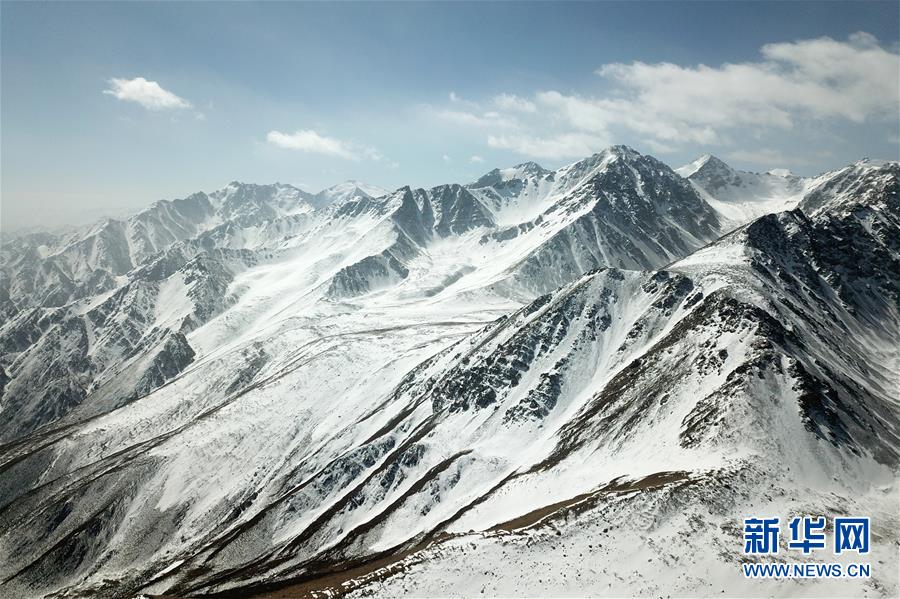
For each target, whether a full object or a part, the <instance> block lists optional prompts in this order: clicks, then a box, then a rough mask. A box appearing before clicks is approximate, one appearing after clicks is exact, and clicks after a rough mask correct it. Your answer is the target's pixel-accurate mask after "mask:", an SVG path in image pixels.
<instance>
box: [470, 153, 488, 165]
mask: <svg viewBox="0 0 900 599" xmlns="http://www.w3.org/2000/svg"><path fill="white" fill-rule="evenodd" d="M469 162H475V163H479V164H480V163H482V162H484V158H482V157H481V156H479V155H477V154H476V155H474V156H472V157H471V158H469Z"/></svg>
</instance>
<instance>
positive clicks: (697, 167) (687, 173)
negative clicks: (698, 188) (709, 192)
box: [675, 154, 734, 179]
mask: <svg viewBox="0 0 900 599" xmlns="http://www.w3.org/2000/svg"><path fill="white" fill-rule="evenodd" d="M701 171H703V172H704V173H732V172H734V169H733V168H731V167H730V166H729V165H728V164H727V163H726V162H724V161H723V160H720V159H719V158H718V157H716V156H713V155H712V154H704V155H702V156H700V157H699V158H697V159H696V160H694V161H693V162H690V163H688V164H685V165H684V166H682V167H679V168H676V169H675V172H676V173H678V174H679V175H681V176H682V177H684V178H685V179H687V178H689V177H691V176H692V175H695V174H696V173H699V172H701Z"/></svg>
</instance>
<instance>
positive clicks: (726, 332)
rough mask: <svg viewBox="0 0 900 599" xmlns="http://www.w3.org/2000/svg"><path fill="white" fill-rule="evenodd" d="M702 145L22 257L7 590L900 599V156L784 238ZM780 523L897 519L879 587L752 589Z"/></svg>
mask: <svg viewBox="0 0 900 599" xmlns="http://www.w3.org/2000/svg"><path fill="white" fill-rule="evenodd" d="M701 162H702V164H699V165H698V166H697V168H696V169H694V171H691V172H686V171H682V175H685V176H687V179H685V178H683V177H682V176H680V175H679V174H677V173H676V172H674V171H672V170H671V169H670V168H669V167H668V166H666V165H665V164H663V163H661V162H659V161H658V160H656V159H654V158H652V157H650V156H644V155H641V154H639V153H637V152H635V151H634V150H631V149H630V148H626V147H623V146H616V147H612V148H609V149H607V150H605V151H603V152H601V153H599V154H596V155H594V156H591V157H589V158H586V159H584V160H581V161H578V162H576V163H574V164H571V165H568V166H566V167H563V168H561V169H558V170H555V171H550V170H546V169H543V168H542V167H540V166H538V165H536V164H534V163H526V164H523V165H519V166H517V167H513V168H511V169H495V170H494V171H491V172H489V173H487V174H486V175H485V176H483V177H481V178H480V179H479V180H478V181H476V182H475V183H471V184H469V185H464V186H463V185H458V184H449V185H441V186H438V187H434V188H431V189H413V188H410V187H403V188H400V189H398V190H396V191H393V192H390V193H381V192H382V191H383V190H373V189H370V188H366V187H365V186H361V185H358V184H356V183H352V182H351V183H349V184H346V185H342V186H338V187H337V188H332V189H331V190H325V191H323V192H321V193H320V194H317V195H315V196H313V195H311V194H307V193H305V192H302V191H301V190H298V189H296V188H291V187H289V186H283V185H274V186H249V185H243V184H236V183H234V184H230V185H229V186H227V187H226V188H224V189H223V190H220V191H217V192H214V193H211V194H208V195H207V194H195V195H194V196H190V197H189V198H187V199H185V200H178V201H176V202H171V203H164V202H160V203H157V204H155V205H154V206H153V207H151V208H150V209H149V210H148V211H145V212H150V214H148V215H145V216H141V215H143V214H145V213H144V212H142V213H140V214H138V215H135V216H134V217H132V218H130V219H127V220H126V221H122V222H117V221H109V222H107V223H103V224H102V225H100V226H98V227H95V228H92V229H90V230H87V231H81V232H76V233H71V234H69V236H68V237H66V238H64V239H63V238H53V237H52V236H41V235H37V236H32V237H24V238H17V239H15V240H13V241H12V242H11V243H9V244H4V246H3V259H2V268H3V270H2V272H3V273H4V281H6V282H5V283H4V284H3V285H2V286H0V291H2V293H3V294H4V296H3V297H2V298H0V299H2V305H3V308H2V310H3V314H4V316H5V318H4V321H3V325H2V327H0V392H2V401H0V443H2V445H0V554H2V555H5V556H9V557H7V558H5V559H4V560H0V590H3V591H4V594H5V595H10V596H14V597H19V596H22V597H24V596H40V595H45V594H50V593H57V592H66V593H70V594H74V593H81V594H90V595H94V596H109V597H126V596H131V595H133V594H136V593H139V592H143V593H163V592H165V593H168V594H173V595H190V596H199V595H207V594H212V593H218V592H229V593H238V594H240V595H242V596H246V595H252V594H254V593H257V592H262V591H264V590H267V589H271V588H274V587H278V586H281V585H299V586H297V587H295V589H294V590H295V591H296V592H297V593H300V594H303V593H308V592H310V591H312V590H316V589H319V590H326V589H328V588H332V587H333V588H332V591H333V592H337V586H336V585H341V584H342V583H345V582H346V584H345V585H344V586H341V587H340V592H341V593H348V592H350V593H359V594H371V593H372V592H375V593H380V594H384V595H387V596H397V595H404V594H406V595H413V596H426V595H427V596H434V595H447V594H455V595H459V594H462V595H473V594H478V593H479V592H482V591H483V592H484V593H485V594H488V595H523V594H537V595H563V594H571V593H573V592H574V593H576V594H579V595H600V594H606V595H610V594H612V595H622V594H662V593H663V592H665V593H667V594H668V593H677V594H681V595H711V594H714V593H715V594H721V592H722V591H724V592H726V593H727V594H730V595H747V594H761V593H762V594H770V593H783V592H785V589H787V590H788V591H792V590H796V591H797V592H803V593H806V594H814V595H827V594H838V595H847V594H856V595H863V594H875V595H883V596H893V595H895V594H896V591H897V589H898V580H897V570H898V569H897V567H896V566H897V565H898V564H897V555H896V543H897V540H898V538H900V522H898V517H897V514H896V509H895V506H896V502H897V499H898V490H897V486H896V481H897V471H898V470H897V468H898V454H900V405H898V402H897V396H896V389H897V388H898V384H900V376H898V362H897V355H896V347H898V345H900V194H898V185H900V165H898V164H897V163H895V162H886V163H876V162H860V163H856V164H855V165H851V166H849V167H847V168H845V169H842V170H839V171H835V172H833V173H827V174H825V175H822V176H820V177H818V178H816V179H810V180H799V182H798V183H797V185H799V187H798V188H797V189H798V191H797V193H799V194H800V195H801V197H799V198H797V200H796V202H794V201H793V200H792V202H793V205H792V210H790V211H787V212H780V213H778V214H768V215H765V216H761V217H760V218H756V219H755V220H754V219H752V218H750V215H751V213H752V214H756V212H754V211H758V210H762V206H763V205H765V206H772V205H774V204H770V203H767V201H763V200H759V201H758V202H757V200H750V199H746V198H747V196H742V197H743V198H744V199H739V198H740V197H741V196H738V195H733V194H734V193H737V192H736V191H733V190H735V189H738V188H744V189H747V188H749V187H750V185H749V184H747V185H743V187H742V183H741V182H740V181H738V182H737V183H735V180H734V178H733V177H731V176H730V175H729V176H728V177H731V178H728V177H725V178H724V180H725V181H726V183H725V184H724V187H723V186H722V185H719V184H718V183H714V181H715V177H713V176H712V169H713V167H716V168H718V169H719V170H721V168H720V167H718V166H716V165H715V164H710V163H711V159H708V160H705V161H701ZM725 168H727V167H725ZM729 170H730V169H729ZM731 172H735V171H731ZM704 173H706V174H704ZM744 175H745V174H744V173H738V175H737V176H738V178H739V179H741V180H743V181H744V182H746V181H747V179H746V177H744ZM771 176H773V177H776V176H781V175H771ZM723 177H724V175H723ZM760 177H763V176H762V175H760ZM782 178H783V179H784V177H782ZM715 194H719V195H715ZM741 202H756V203H753V210H750V211H746V210H743V208H742V209H741V210H731V211H730V212H729V211H728V208H727V207H728V206H734V205H737V204H740V203H741ZM163 213H164V214H165V216H163V215H162V214H163ZM138 217H140V219H139V218H138ZM139 221H140V222H141V223H144V224H143V225H138V222H139ZM149 223H152V224H154V225H155V224H157V223H162V224H159V227H158V229H157V227H156V226H152V225H151V224H149ZM733 227H736V228H733ZM732 228H733V230H732ZM163 231H167V232H168V233H167V236H164V235H163V233H162V232H163ZM136 240H142V241H141V242H140V243H137V242H136ZM761 512H765V513H772V514H783V515H784V516H788V515H792V514H818V513H824V514H829V515H831V514H833V513H836V512H839V513H841V514H865V515H870V516H871V517H872V519H873V524H872V526H873V530H876V531H877V536H876V537H874V539H873V542H874V548H873V556H872V559H871V561H872V562H873V564H878V567H877V568H874V571H873V578H872V579H869V580H863V581H855V582H852V583H851V582H846V584H842V585H839V586H837V587H835V586H828V584H829V583H828V582H824V581H823V582H820V583H818V585H817V584H816V583H815V582H813V581H806V582H805V583H797V582H796V581H792V582H791V583H790V585H788V586H779V583H776V582H769V583H765V582H760V581H758V580H755V581H752V584H751V581H745V580H744V579H743V577H742V576H741V575H740V573H739V563H740V561H741V560H742V559H743V556H742V554H741V549H742V546H741V539H740V534H741V533H740V520H741V519H742V518H743V517H744V516H745V515H748V514H751V513H753V514H755V513H761ZM576 556H577V557H576ZM829 557H831V558H833V556H829ZM398 573H402V575H400V576H396V574H398ZM767 584H768V586H766V585H767ZM782 584H783V583H782ZM851 585H856V586H851Z"/></svg>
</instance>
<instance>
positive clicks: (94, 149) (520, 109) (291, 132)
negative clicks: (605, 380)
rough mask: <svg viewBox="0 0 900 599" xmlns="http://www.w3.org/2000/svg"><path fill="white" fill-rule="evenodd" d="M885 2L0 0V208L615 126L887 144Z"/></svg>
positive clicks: (757, 151) (551, 161) (633, 133)
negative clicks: (24, 0)
mask: <svg viewBox="0 0 900 599" xmlns="http://www.w3.org/2000/svg"><path fill="white" fill-rule="evenodd" d="M898 7H900V5H898V3H896V2H883V3H882V2H856V3H839V2H812V3H805V2H781V3H771V4H770V3H762V2H627V3H626V2H622V3H619V2H596V3H587V2H585V3H571V4H569V3H553V4H549V3H548V4H544V3H512V2H508V3H425V2H421V3H415V2H409V3H362V4H358V3H291V4H289V3H264V4H251V3H200V2H198V3H185V4H180V3H149V2H142V3H97V4H93V3H76V2H71V3H41V4H38V3H12V2H4V3H3V4H2V6H0V25H2V38H0V44H2V48H0V50H2V52H0V60H2V71H0V77H2V80H0V84H2V86H0V94H2V105H0V117H2V158H0V160H2V165H0V166H2V173H0V174H2V182H0V186H2V189H0V191H2V213H0V217H2V226H3V228H4V229H9V228H16V227H19V226H23V225H32V224H37V223H46V224H58V223H60V222H65V221H72V222H80V221H83V220H85V219H90V218H93V217H95V216H99V215H100V214H103V213H111V214H118V213H121V212H123V211H126V210H130V209H133V208H134V207H140V206H144V205H147V204H149V203H150V202H152V201H154V200H157V199H161V198H173V197H183V196H185V195H188V194H189V193H191V192H193V191H196V190H206V191H211V190H213V189H216V188H218V187H221V186H222V185H224V184H225V183H227V182H228V181H231V180H234V179H237V180H241V181H250V182H261V183H262V182H274V181H281V182H286V183H292V184H296V185H299V186H301V187H304V188H306V189H309V190H318V189H320V188H322V187H325V186H328V185H331V184H334V183H338V182H340V181H343V180H345V179H348V178H355V179H361V180H364V181H367V182H370V183H373V184H376V185H381V186H383V187H387V188H395V187H398V186H400V185H404V184H411V185H414V186H429V185H436V184H439V183H444V182H449V181H462V182H465V181H469V180H473V179H474V178H476V177H477V176H478V175H480V174H481V173H482V172H484V171H487V170H490V168H493V167H494V166H509V165H512V164H516V163H519V162H523V161H525V160H536V161H537V162H539V163H541V164H543V165H544V166H547V167H556V166H560V165H562V164H565V163H568V162H571V161H573V160H575V159H577V158H579V157H582V156H584V155H587V154H589V153H591V152H594V151H598V150H601V149H602V148H603V147H605V146H607V145H610V144H612V143H625V144H628V145H631V146H633V147H635V148H636V149H637V150H639V151H641V152H644V153H650V154H653V155H655V156H657V157H659V158H661V159H662V160H664V161H665V162H667V163H669V164H671V165H672V166H679V165H681V164H683V163H685V162H687V161H689V160H691V159H693V158H695V157H696V156H697V155H699V154H702V153H706V152H709V153H713V154H716V155H718V156H720V157H721V158H723V159H725V160H726V161H728V162H730V163H732V164H733V165H735V166H738V167H741V168H748V169H752V170H766V169H769V168H773V167H786V168H791V169H792V170H794V171H795V172H798V173H800V174H814V173H817V172H821V171H823V170H827V169H830V168H835V167H838V166H841V165H843V164H846V163H848V162H852V161H853V160H856V159H858V158H861V157H863V156H871V157H881V158H892V159H897V158H898V153H900V150H898V147H900V145H898V144H900V142H898V97H900V89H898V87H900V83H898V70H900V58H898V54H897V53H898V38H900V31H898V28H900V25H898V23H900V14H898V11H900V8H898Z"/></svg>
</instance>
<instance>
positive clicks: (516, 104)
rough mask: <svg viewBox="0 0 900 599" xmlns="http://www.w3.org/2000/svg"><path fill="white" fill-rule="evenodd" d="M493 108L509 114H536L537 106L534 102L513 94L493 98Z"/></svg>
mask: <svg viewBox="0 0 900 599" xmlns="http://www.w3.org/2000/svg"><path fill="white" fill-rule="evenodd" d="M493 103H494V106H496V107H497V108H499V109H500V110H509V111H511V112H528V113H533V112H537V106H535V105H534V102H532V101H530V100H526V99H525V98H520V97H519V96H516V95H513V94H500V95H499V96H494V98H493Z"/></svg>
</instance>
